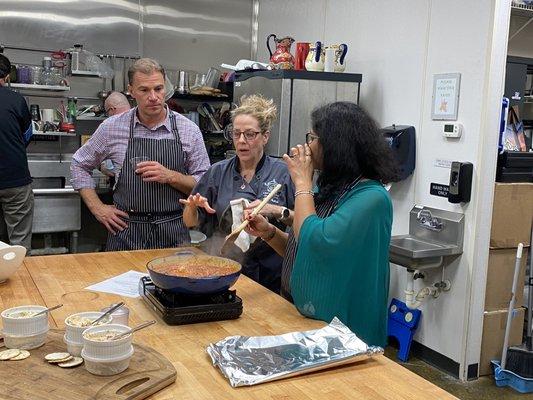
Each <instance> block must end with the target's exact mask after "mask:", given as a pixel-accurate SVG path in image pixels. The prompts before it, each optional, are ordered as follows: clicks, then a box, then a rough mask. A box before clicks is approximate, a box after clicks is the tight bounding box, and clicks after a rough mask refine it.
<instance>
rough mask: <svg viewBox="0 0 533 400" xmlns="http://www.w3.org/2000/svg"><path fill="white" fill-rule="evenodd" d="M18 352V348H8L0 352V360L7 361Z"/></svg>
mask: <svg viewBox="0 0 533 400" xmlns="http://www.w3.org/2000/svg"><path fill="white" fill-rule="evenodd" d="M19 354H20V350H19V349H9V350H4V351H1V352H0V360H1V361H7V360H10V359H12V358H13V357H16V356H18V355H19Z"/></svg>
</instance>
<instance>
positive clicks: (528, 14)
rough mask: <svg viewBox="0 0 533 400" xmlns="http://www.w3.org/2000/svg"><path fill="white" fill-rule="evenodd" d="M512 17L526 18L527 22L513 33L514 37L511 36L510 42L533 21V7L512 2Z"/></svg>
mask: <svg viewBox="0 0 533 400" xmlns="http://www.w3.org/2000/svg"><path fill="white" fill-rule="evenodd" d="M511 16H516V17H520V18H525V19H526V20H525V21H524V23H523V24H522V26H520V28H518V29H517V30H516V31H515V32H513V34H512V35H510V36H509V40H508V41H509V42H510V41H511V40H512V39H513V38H514V37H515V36H516V35H518V34H519V33H520V32H522V30H524V29H525V27H526V26H528V25H529V24H530V23H531V22H532V21H533V5H530V6H529V5H525V4H519V3H516V2H514V1H513V2H511Z"/></svg>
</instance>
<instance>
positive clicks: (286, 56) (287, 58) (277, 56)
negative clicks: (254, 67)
mask: <svg viewBox="0 0 533 400" xmlns="http://www.w3.org/2000/svg"><path fill="white" fill-rule="evenodd" d="M271 38H273V39H274V42H275V43H276V51H274V52H272V49H271V48H270V39H271ZM293 43H294V39H293V38H291V37H290V36H285V37H282V38H281V39H278V37H277V36H276V35H274V34H273V33H272V34H270V35H268V37H267V49H268V52H269V53H270V66H271V67H272V68H273V69H294V57H293V55H292V54H291V45H292V44H293Z"/></svg>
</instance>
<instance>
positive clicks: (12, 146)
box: [0, 54, 33, 251]
mask: <svg viewBox="0 0 533 400" xmlns="http://www.w3.org/2000/svg"><path fill="white" fill-rule="evenodd" d="M10 71H11V63H10V62H9V59H8V58H7V57H6V56H4V55H3V54H0V207H1V208H0V216H2V218H1V219H0V227H1V225H4V223H5V227H6V230H7V237H8V241H9V243H10V244H12V245H15V244H18V245H21V246H24V247H26V249H27V250H28V251H29V250H30V247H31V228H32V223H33V192H32V188H31V182H32V179H31V176H30V171H29V169H28V158H27V156H26V146H27V145H28V143H29V138H30V137H31V133H32V127H31V115H30V111H29V110H28V106H27V104H26V101H25V100H24V97H22V96H21V95H20V94H18V93H16V92H14V91H12V90H11V89H9V88H7V87H5V86H6V84H7V81H8V79H9V72H10Z"/></svg>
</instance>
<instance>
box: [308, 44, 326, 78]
mask: <svg viewBox="0 0 533 400" xmlns="http://www.w3.org/2000/svg"><path fill="white" fill-rule="evenodd" d="M305 69H306V70H308V71H324V49H323V46H322V43H321V42H316V43H310V44H309V53H308V54H307V59H306V60H305Z"/></svg>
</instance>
